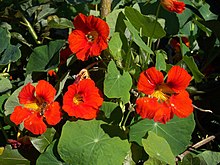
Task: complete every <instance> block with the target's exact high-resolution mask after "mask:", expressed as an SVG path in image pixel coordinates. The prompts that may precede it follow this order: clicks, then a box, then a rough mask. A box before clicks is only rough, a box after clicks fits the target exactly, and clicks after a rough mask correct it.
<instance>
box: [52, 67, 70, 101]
mask: <svg viewBox="0 0 220 165" xmlns="http://www.w3.org/2000/svg"><path fill="white" fill-rule="evenodd" d="M69 75H70V71H69V72H67V73H66V74H64V75H63V77H62V78H61V79H60V81H59V82H58V83H57V84H56V89H57V94H56V96H55V98H54V100H56V98H57V97H58V96H59V95H60V94H61V93H62V91H63V88H64V86H65V83H66V80H67V79H68V78H69Z"/></svg>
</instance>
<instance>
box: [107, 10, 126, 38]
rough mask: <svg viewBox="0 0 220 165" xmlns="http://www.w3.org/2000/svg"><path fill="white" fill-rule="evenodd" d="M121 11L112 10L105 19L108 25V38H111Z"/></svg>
mask: <svg viewBox="0 0 220 165" xmlns="http://www.w3.org/2000/svg"><path fill="white" fill-rule="evenodd" d="M122 11H123V10H122V9H118V10H113V11H112V12H111V13H109V14H108V15H107V17H106V23H107V24H108V26H109V28H110V36H112V35H113V33H114V32H115V26H116V22H117V18H118V15H119V13H120V12H122Z"/></svg>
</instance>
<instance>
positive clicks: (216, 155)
mask: <svg viewBox="0 0 220 165" xmlns="http://www.w3.org/2000/svg"><path fill="white" fill-rule="evenodd" d="M197 157H199V158H202V159H203V160H204V161H205V163H206V165H213V164H219V163H220V152H214V151H204V152H202V153H201V154H199V155H197Z"/></svg>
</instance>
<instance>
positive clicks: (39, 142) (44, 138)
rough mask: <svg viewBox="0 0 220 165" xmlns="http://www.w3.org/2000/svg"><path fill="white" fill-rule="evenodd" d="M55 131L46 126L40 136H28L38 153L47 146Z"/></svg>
mask: <svg viewBox="0 0 220 165" xmlns="http://www.w3.org/2000/svg"><path fill="white" fill-rule="evenodd" d="M55 133H56V130H55V129H54V128H47V131H46V132H45V133H44V134H42V135H41V136H38V137H30V140H31V143H32V144H33V146H34V147H35V148H36V149H37V150H38V151H39V152H40V153H43V152H44V150H45V149H46V148H47V146H48V145H50V144H51V143H52V141H53V137H54V134H55Z"/></svg>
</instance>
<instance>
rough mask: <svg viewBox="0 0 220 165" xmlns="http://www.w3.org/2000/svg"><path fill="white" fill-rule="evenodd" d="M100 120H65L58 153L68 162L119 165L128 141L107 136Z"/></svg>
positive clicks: (126, 149)
mask: <svg viewBox="0 0 220 165" xmlns="http://www.w3.org/2000/svg"><path fill="white" fill-rule="evenodd" d="M102 124H104V123H103V122H102V121H97V120H91V121H81V120H78V121H77V122H69V121H68V122H66V124H65V125H64V126H63V130H62V133H61V137H60V140H59V143H58V153H59V155H60V156H61V158H62V159H63V160H64V161H65V162H66V163H68V164H81V165H88V164H89V165H107V164H114V165H117V164H118V165H121V164H122V162H123V160H124V159H125V156H126V155H127V153H128V151H129V143H128V142H127V141H126V140H121V139H120V138H118V137H113V138H111V137H109V135H108V134H106V133H105V132H104V131H103V129H102V128H101V125H102Z"/></svg>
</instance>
